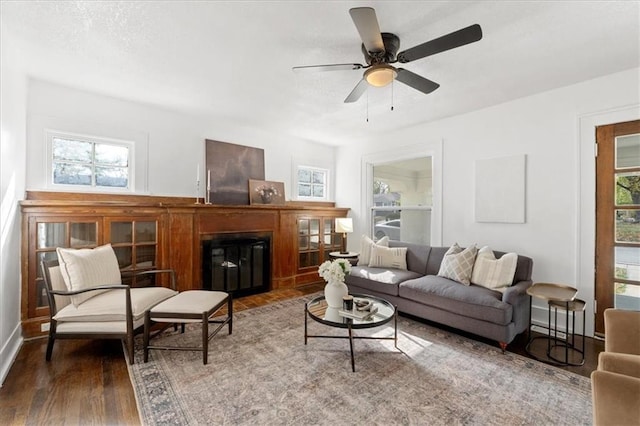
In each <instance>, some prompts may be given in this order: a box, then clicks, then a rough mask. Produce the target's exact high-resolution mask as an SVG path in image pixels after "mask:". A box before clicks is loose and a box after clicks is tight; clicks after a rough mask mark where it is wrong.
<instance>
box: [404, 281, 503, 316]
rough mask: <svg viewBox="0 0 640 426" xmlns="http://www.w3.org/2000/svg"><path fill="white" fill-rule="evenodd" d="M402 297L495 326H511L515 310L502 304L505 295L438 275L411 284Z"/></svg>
mask: <svg viewBox="0 0 640 426" xmlns="http://www.w3.org/2000/svg"><path fill="white" fill-rule="evenodd" d="M398 295H399V296H400V297H403V298H406V299H411V300H414V301H416V302H419V303H422V304H424V305H428V306H433V307H436V308H438V309H442V310H445V311H448V312H452V313H455V314H458V315H462V316H466V317H470V318H475V319H479V320H483V321H488V322H492V323H495V324H500V325H506V324H509V323H510V322H511V319H512V316H513V307H512V306H511V305H510V304H508V303H505V302H503V301H502V294H500V293H499V292H497V291H494V290H489V289H487V288H484V287H480V286H476V285H470V286H461V285H460V284H458V283H457V282H455V281H452V280H449V279H447V278H443V277H438V276H435V275H427V276H424V277H420V278H416V279H413V280H407V281H404V282H402V283H401V284H400V285H399V287H398Z"/></svg>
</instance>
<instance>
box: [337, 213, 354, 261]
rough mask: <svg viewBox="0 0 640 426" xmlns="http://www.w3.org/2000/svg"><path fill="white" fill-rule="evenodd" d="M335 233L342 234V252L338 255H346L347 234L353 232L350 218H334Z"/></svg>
mask: <svg viewBox="0 0 640 426" xmlns="http://www.w3.org/2000/svg"><path fill="white" fill-rule="evenodd" d="M336 232H342V250H341V251H340V254H347V253H349V252H348V251H347V233H351V232H353V219H351V218H350V217H337V218H336Z"/></svg>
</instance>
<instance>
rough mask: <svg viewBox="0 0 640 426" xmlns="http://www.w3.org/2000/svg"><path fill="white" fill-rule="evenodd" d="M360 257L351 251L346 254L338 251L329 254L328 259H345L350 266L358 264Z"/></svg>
mask: <svg viewBox="0 0 640 426" xmlns="http://www.w3.org/2000/svg"><path fill="white" fill-rule="evenodd" d="M359 255H360V253H356V252H353V251H350V252H347V253H342V252H340V251H332V252H330V253H329V257H330V258H331V260H333V259H347V260H348V261H349V263H351V264H352V265H356V264H357V263H358V256H359Z"/></svg>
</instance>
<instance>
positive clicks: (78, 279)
mask: <svg viewBox="0 0 640 426" xmlns="http://www.w3.org/2000/svg"><path fill="white" fill-rule="evenodd" d="M56 251H57V253H58V261H59V262H60V273H61V274H62V278H63V279H64V282H65V284H66V285H67V289H68V290H69V291H76V290H83V289H85V288H91V287H99V286H102V285H113V284H122V279H121V277H120V268H119V267H118V259H117V258H116V254H115V252H114V251H113V248H112V247H111V244H107V245H104V246H100V247H96V248H94V249H66V248H60V247H58V248H57V249H56ZM104 291H107V290H104ZM102 292H103V291H100V290H96V291H89V292H86V293H80V294H75V295H72V296H71V303H73V305H74V306H75V307H78V306H79V305H80V304H82V303H83V302H85V301H86V300H88V299H91V298H92V297H95V296H97V295H99V294H100V293H102ZM123 294H124V293H123Z"/></svg>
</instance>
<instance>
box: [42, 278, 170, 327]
mask: <svg viewBox="0 0 640 426" xmlns="http://www.w3.org/2000/svg"><path fill="white" fill-rule="evenodd" d="M176 294H178V292H177V291H174V290H171V289H169V288H165V287H141V288H132V289H131V311H132V314H133V319H134V320H137V319H140V318H142V317H143V316H144V313H145V312H146V311H148V310H149V309H151V308H152V307H154V306H155V305H157V304H158V303H160V302H162V301H163V300H166V299H168V298H170V297H172V296H174V295H176ZM125 297H126V291H125V290H124V289H122V290H107V291H106V292H104V293H101V294H99V295H97V296H94V297H92V298H91V299H89V300H87V301H85V302H84V303H82V304H80V305H79V306H77V307H76V306H74V305H73V304H70V305H67V306H65V307H64V308H63V309H61V310H60V311H58V313H57V314H56V315H55V316H54V317H53V319H55V320H56V321H60V322H110V321H125V320H126V303H125V301H126V298H125Z"/></svg>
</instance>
